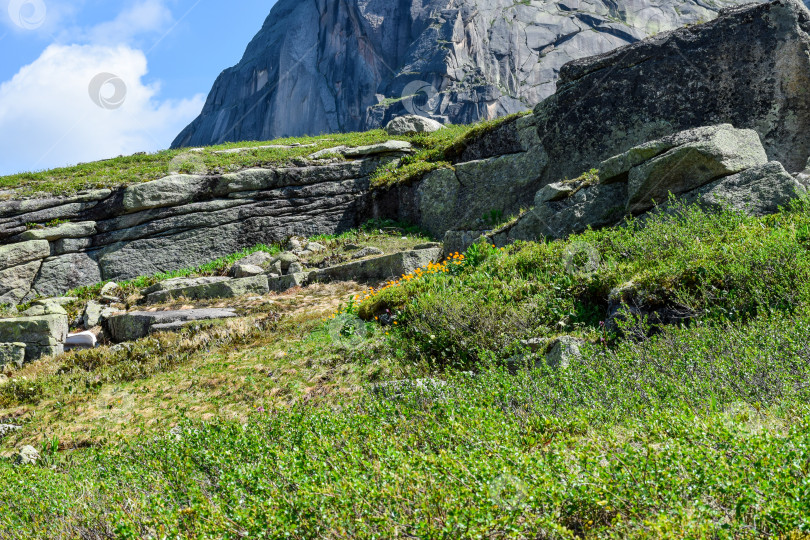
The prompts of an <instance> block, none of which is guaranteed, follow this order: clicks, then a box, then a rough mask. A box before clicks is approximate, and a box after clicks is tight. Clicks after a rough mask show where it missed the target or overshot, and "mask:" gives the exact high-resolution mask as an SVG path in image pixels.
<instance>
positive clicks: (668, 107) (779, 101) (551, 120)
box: [534, 0, 810, 183]
mask: <svg viewBox="0 0 810 540" xmlns="http://www.w3.org/2000/svg"><path fill="white" fill-rule="evenodd" d="M808 51H810V12H808V10H807V8H806V7H805V6H804V5H803V4H802V2H800V1H798V0H775V1H773V2H768V3H764V4H754V5H745V6H741V7H738V8H733V9H729V10H726V11H723V12H722V13H721V15H720V16H719V17H718V18H717V19H715V20H713V21H711V22H709V23H706V24H701V25H696V26H690V27H687V28H681V29H679V30H675V31H672V32H664V33H661V34H659V35H656V36H655V37H652V38H649V39H647V40H644V41H641V42H639V43H635V44H632V45H628V46H626V47H622V48H620V49H617V50H615V51H613V52H610V53H606V54H603V55H599V56H595V57H592V58H586V59H583V60H575V61H573V62H570V63H568V64H566V65H565V66H563V68H562V70H561V72H560V81H559V84H558V86H557V92H556V93H555V94H554V95H553V96H551V97H549V98H548V99H546V100H545V101H543V102H542V103H540V104H539V105H537V107H535V109H534V120H535V121H536V123H537V128H538V133H539V135H540V138H541V139H542V144H543V146H544V147H545V149H546V151H547V153H548V156H549V166H548V167H547V168H546V170H545V172H544V174H543V180H544V183H550V182H555V181H558V180H560V179H562V178H566V177H568V178H574V177H576V176H577V175H578V174H580V173H581V172H582V171H585V170H588V169H590V168H594V167H597V166H599V164H600V162H602V161H603V160H606V159H607V158H609V157H611V156H615V155H617V154H620V153H622V152H625V151H626V150H628V149H630V148H632V147H634V146H637V145H639V144H642V143H644V142H646V141H650V140H654V139H658V138H660V137H662V136H665V135H669V134H672V133H677V132H679V131H683V130H685V129H690V128H696V127H700V126H708V125H714V124H720V123H729V124H732V125H734V126H735V127H737V128H747V129H753V130H755V131H756V132H757V133H758V134H759V136H760V139H761V141H762V145H763V147H764V149H765V152H766V154H767V156H768V159H770V160H774V161H779V162H781V163H782V164H783V165H784V167H785V169H786V170H787V171H789V172H791V173H795V172H798V171H800V170H802V169H803V168H804V167H805V164H806V163H807V158H808V156H809V155H810V54H808Z"/></svg>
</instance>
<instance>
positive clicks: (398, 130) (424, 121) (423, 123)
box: [385, 114, 444, 136]
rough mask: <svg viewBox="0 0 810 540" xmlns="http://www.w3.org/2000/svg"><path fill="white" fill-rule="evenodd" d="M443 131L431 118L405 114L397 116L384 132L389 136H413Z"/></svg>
mask: <svg viewBox="0 0 810 540" xmlns="http://www.w3.org/2000/svg"><path fill="white" fill-rule="evenodd" d="M440 129H444V126H443V125H442V124H441V123H439V122H437V121H436V120H433V119H431V118H426V117H424V116H419V115H417V114H406V115H405V116H397V117H396V118H394V119H393V120H391V121H390V122H388V125H386V126H385V131H386V133H388V134H389V135H392V136H397V135H413V134H415V133H433V132H434V131H439V130H440Z"/></svg>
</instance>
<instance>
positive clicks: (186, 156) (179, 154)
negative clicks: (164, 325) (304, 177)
mask: <svg viewBox="0 0 810 540" xmlns="http://www.w3.org/2000/svg"><path fill="white" fill-rule="evenodd" d="M522 114H524V113H521V115H522ZM515 116H516V115H512V116H507V117H502V118H498V119H495V120H491V121H486V122H480V123H478V124H472V125H459V126H454V125H450V126H447V127H446V128H445V129H443V130H440V131H438V132H435V133H431V134H417V135H408V136H397V137H391V136H389V135H388V134H387V133H385V131H383V130H372V131H366V132H359V133H335V134H329V135H322V136H314V137H293V138H286V139H277V140H273V141H264V142H261V141H250V142H240V143H227V144H221V145H218V146H210V147H205V148H198V149H194V151H191V149H177V150H165V151H161V152H156V153H152V154H146V153H141V154H135V155H132V156H120V157H117V158H113V159H107V160H103V161H96V162H92V163H83V164H80V165H76V166H72V167H63V168H59V169H52V170H46V171H34V172H24V173H20V174H14V175H9V176H0V200H6V199H13V198H20V197H32V196H41V195H45V194H52V195H70V194H74V193H76V192H78V191H82V190H87V189H98V188H116V187H121V186H127V185H131V184H136V183H140V182H148V181H150V180H156V179H158V178H161V177H163V176H166V175H167V174H169V173H171V172H175V173H177V172H180V173H188V174H223V173H228V172H234V171H238V170H241V169H246V168H250V167H271V166H277V167H281V166H294V165H301V164H302V163H303V161H302V160H304V158H306V156H308V155H310V154H312V153H314V152H317V151H319V150H324V149H327V148H333V147H337V146H350V147H356V146H365V145H371V144H377V143H380V142H384V141H387V140H390V139H392V138H395V139H398V140H405V141H409V142H411V143H412V144H413V145H414V146H415V147H416V150H417V152H416V153H415V154H414V155H412V156H409V157H407V158H406V159H405V160H404V163H403V164H402V166H401V167H397V168H396V169H390V168H384V169H381V170H380V171H378V173H377V174H376V175H375V178H374V182H373V183H374V184H375V185H376V186H387V185H393V184H395V183H397V182H400V181H406V180H408V179H411V178H413V177H415V176H418V175H420V174H424V173H425V172H427V171H429V170H432V169H435V168H439V167H442V166H446V165H447V160H448V159H449V156H450V155H455V154H454V153H458V151H459V149H460V148H463V146H464V144H465V142H466V141H467V140H469V139H471V138H473V137H475V136H477V135H480V134H481V133H482V132H484V131H486V130H489V129H492V128H494V127H496V126H497V125H499V124H501V123H502V122H505V121H509V120H511V119H513V118H514V117H515ZM235 149H241V150H242V151H238V152H228V150H235ZM448 150H449V152H447V151H448ZM446 153H447V155H445V154H446Z"/></svg>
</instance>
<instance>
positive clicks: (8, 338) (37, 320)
mask: <svg viewBox="0 0 810 540" xmlns="http://www.w3.org/2000/svg"><path fill="white" fill-rule="evenodd" d="M67 334H68V318H67V315H66V314H64V311H63V312H62V313H60V314H47V315H38V316H32V317H16V318H12V319H0V343H23V344H25V361H26V362H31V361H34V360H38V359H40V358H42V357H43V356H51V355H56V354H61V353H62V352H63V351H64V343H65V339H66V338H67Z"/></svg>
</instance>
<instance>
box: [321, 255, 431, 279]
mask: <svg viewBox="0 0 810 540" xmlns="http://www.w3.org/2000/svg"><path fill="white" fill-rule="evenodd" d="M441 254H442V248H441V247H434V248H428V249H418V250H413V251H401V252H399V253H393V254H391V255H383V256H381V257H374V258H373V259H366V260H363V261H356V262H351V263H347V264H341V265H338V266H333V267H331V268H325V269H323V270H318V271H317V272H315V273H314V274H315V279H317V280H318V281H330V280H331V281H351V280H361V281H364V280H384V279H389V278H395V277H400V276H402V275H403V274H410V273H411V272H413V271H414V270H416V269H417V268H420V267H423V266H427V265H428V263H431V262H435V261H437V260H438V259H439V258H440V257H441Z"/></svg>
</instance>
